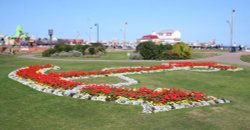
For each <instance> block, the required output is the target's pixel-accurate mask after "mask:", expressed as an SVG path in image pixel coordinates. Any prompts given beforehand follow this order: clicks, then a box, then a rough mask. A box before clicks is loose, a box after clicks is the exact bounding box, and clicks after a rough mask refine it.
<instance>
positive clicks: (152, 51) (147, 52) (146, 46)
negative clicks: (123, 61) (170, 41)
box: [136, 42, 159, 59]
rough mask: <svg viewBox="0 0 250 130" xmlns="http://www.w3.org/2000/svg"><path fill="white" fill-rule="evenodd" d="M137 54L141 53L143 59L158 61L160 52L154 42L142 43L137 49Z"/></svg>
mask: <svg viewBox="0 0 250 130" xmlns="http://www.w3.org/2000/svg"><path fill="white" fill-rule="evenodd" d="M136 52H139V53H140V54H141V56H142V57H143V59H157V58H158V57H159V51H158V49H157V45H155V43H153V42H142V43H140V44H139V45H138V46H137V47H136Z"/></svg>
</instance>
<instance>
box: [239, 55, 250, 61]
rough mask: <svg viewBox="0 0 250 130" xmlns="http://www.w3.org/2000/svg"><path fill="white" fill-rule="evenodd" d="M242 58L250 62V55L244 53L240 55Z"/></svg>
mask: <svg viewBox="0 0 250 130" xmlns="http://www.w3.org/2000/svg"><path fill="white" fill-rule="evenodd" d="M240 60H242V61H244V62H250V55H243V56H241V57H240Z"/></svg>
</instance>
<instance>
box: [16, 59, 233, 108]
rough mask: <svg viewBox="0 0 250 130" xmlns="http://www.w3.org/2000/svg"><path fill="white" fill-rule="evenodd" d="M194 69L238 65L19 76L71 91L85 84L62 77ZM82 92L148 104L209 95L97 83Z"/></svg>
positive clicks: (35, 69) (35, 70)
mask: <svg viewBox="0 0 250 130" xmlns="http://www.w3.org/2000/svg"><path fill="white" fill-rule="evenodd" d="M194 66H207V67H210V68H211V67H212V68H218V69H221V70H227V69H236V68H237V67H235V66H226V65H219V64H217V63H214V62H169V63H168V64H165V65H153V66H149V67H122V68H117V69H110V70H96V71H83V72H61V73H55V72H50V73H47V74H44V73H41V72H40V71H39V70H41V69H45V68H52V67H54V65H50V64H47V65H33V66H29V67H27V68H24V69H20V70H18V71H17V72H16V74H17V75H18V76H20V77H22V78H24V79H29V80H32V81H34V82H37V83H39V84H42V85H46V86H48V87H51V88H56V89H72V88H73V87H76V86H77V85H83V83H82V82H77V81H70V80H65V79H62V77H73V76H74V77H79V76H90V75H108V74H114V73H127V72H141V71H152V70H162V69H172V68H174V67H194ZM84 85H85V86H84V87H83V88H82V89H81V92H82V93H88V94H90V95H95V96H100V95H105V96H107V97H108V98H109V100H115V99H117V98H118V97H119V96H122V97H126V98H129V99H131V98H132V99H142V100H145V101H152V102H154V103H158V104H166V103H168V102H170V101H181V100H191V101H198V100H204V98H205V97H206V95H205V94H204V93H203V92H196V91H190V92H186V91H183V90H181V89H179V88H178V89H174V88H171V89H166V88H163V89H162V90H160V91H156V90H152V89H149V88H146V87H142V88H138V89H132V88H128V87H112V86H111V85H97V84H86V83H85V84H84Z"/></svg>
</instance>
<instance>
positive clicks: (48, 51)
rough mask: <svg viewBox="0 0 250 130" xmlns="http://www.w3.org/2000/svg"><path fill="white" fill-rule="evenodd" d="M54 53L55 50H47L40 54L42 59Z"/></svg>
mask: <svg viewBox="0 0 250 130" xmlns="http://www.w3.org/2000/svg"><path fill="white" fill-rule="evenodd" d="M54 53H56V49H52V48H51V49H47V50H45V51H44V52H43V53H42V56H43V57H50V56H51V55H52V54H54Z"/></svg>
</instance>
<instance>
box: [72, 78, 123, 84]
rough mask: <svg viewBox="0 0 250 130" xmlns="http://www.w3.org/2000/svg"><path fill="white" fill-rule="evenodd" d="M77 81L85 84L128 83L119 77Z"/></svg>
mask: <svg viewBox="0 0 250 130" xmlns="http://www.w3.org/2000/svg"><path fill="white" fill-rule="evenodd" d="M75 81H80V82H84V83H97V84H105V83H108V84H117V83H121V82H126V81H124V80H122V79H120V78H118V77H100V78H87V79H78V80H75Z"/></svg>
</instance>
